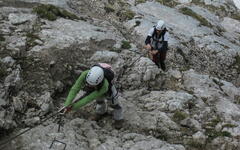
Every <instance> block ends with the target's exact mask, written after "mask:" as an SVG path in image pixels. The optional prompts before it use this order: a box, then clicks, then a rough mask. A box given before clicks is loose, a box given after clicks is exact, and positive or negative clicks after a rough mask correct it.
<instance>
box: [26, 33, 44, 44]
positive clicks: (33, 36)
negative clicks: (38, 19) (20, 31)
mask: <svg viewBox="0 0 240 150" xmlns="http://www.w3.org/2000/svg"><path fill="white" fill-rule="evenodd" d="M26 37H27V42H26V45H27V47H28V48H29V47H34V46H36V45H37V43H36V42H35V41H36V40H41V39H40V38H39V36H38V35H37V34H36V33H33V32H28V33H27V34H26Z"/></svg>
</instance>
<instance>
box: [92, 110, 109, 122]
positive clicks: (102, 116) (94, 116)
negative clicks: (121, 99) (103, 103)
mask: <svg viewBox="0 0 240 150" xmlns="http://www.w3.org/2000/svg"><path fill="white" fill-rule="evenodd" d="M107 115H108V113H107V112H106V113H104V114H102V115H100V114H94V115H93V116H91V117H90V120H92V121H99V120H101V119H103V118H104V117H106V116H107Z"/></svg>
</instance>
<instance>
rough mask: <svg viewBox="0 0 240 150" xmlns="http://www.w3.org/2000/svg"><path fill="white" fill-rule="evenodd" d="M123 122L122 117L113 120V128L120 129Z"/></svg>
mask: <svg viewBox="0 0 240 150" xmlns="http://www.w3.org/2000/svg"><path fill="white" fill-rule="evenodd" d="M123 123H124V120H123V119H122V120H115V121H114V124H113V126H114V128H115V129H121V128H122V127H123Z"/></svg>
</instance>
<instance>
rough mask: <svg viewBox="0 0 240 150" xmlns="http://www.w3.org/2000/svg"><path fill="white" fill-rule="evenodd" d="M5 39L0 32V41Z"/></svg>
mask: <svg viewBox="0 0 240 150" xmlns="http://www.w3.org/2000/svg"><path fill="white" fill-rule="evenodd" d="M5 40H6V39H5V38H4V37H3V35H1V34H0V42H3V41H5Z"/></svg>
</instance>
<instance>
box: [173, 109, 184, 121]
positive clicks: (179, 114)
mask: <svg viewBox="0 0 240 150" xmlns="http://www.w3.org/2000/svg"><path fill="white" fill-rule="evenodd" d="M185 118H187V114H186V113H184V112H181V111H176V112H175V113H174V114H173V119H174V120H175V121H181V120H183V119H185Z"/></svg>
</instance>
